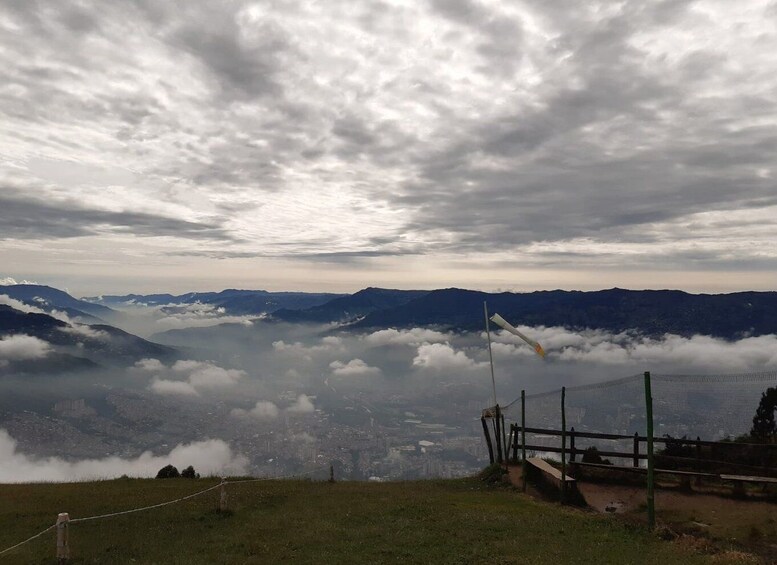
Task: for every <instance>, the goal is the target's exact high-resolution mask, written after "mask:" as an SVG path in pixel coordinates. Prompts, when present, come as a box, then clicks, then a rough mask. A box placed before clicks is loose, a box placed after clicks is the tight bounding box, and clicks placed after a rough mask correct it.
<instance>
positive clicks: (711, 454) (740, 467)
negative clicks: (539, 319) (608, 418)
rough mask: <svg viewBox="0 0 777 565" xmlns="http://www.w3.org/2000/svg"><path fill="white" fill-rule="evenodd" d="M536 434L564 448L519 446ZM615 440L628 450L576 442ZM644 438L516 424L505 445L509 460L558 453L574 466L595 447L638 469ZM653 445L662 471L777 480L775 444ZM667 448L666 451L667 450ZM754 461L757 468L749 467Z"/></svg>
mask: <svg viewBox="0 0 777 565" xmlns="http://www.w3.org/2000/svg"><path fill="white" fill-rule="evenodd" d="M524 433H526V434H540V435H544V436H551V437H558V438H559V439H560V438H561V437H562V436H563V435H566V438H567V440H568V447H564V446H563V445H561V443H562V442H559V446H552V445H550V446H549V445H541V444H538V443H529V441H528V440H527V442H526V445H523V444H522V443H521V437H523V434H524ZM587 439H590V440H610V441H612V440H615V441H622V442H629V443H630V446H629V447H630V449H627V450H626V449H624V450H623V451H615V450H608V449H601V448H600V447H599V446H596V445H594V443H593V442H591V443H589V444H588V445H586V446H581V443H582V442H581V441H580V440H587ZM647 440H648V438H647V437H646V436H643V435H639V434H638V433H635V434H634V435H623V434H606V433H598V432H582V431H576V430H575V428H570V429H569V430H567V431H566V432H565V433H564V432H563V431H562V430H552V429H545V428H529V427H526V428H523V427H521V426H520V425H518V424H512V425H511V426H510V432H509V436H508V441H507V445H509V446H510V447H509V450H508V453H509V452H510V451H512V459H513V460H514V461H517V460H518V454H519V451H533V452H542V453H559V454H563V455H566V456H568V458H569V461H570V463H575V462H576V460H577V457H578V456H580V457H582V456H583V455H584V454H585V453H586V451H587V450H588V449H589V448H591V447H596V454H597V455H598V456H600V457H617V458H622V459H626V460H628V461H629V462H630V465H631V467H634V468H639V467H640V462H641V461H643V460H646V459H647V458H648V455H647V450H643V448H644V447H646V444H647ZM653 442H654V443H656V444H663V445H664V450H663V452H659V453H657V454H656V455H655V457H656V459H657V462H659V463H660V464H661V466H662V467H671V468H673V469H676V470H678V471H679V470H683V469H685V470H691V471H696V472H698V473H700V474H704V472H705V471H711V470H715V471H716V472H720V471H721V470H723V471H733V472H744V473H747V474H753V473H758V474H760V475H761V476H764V477H773V476H774V477H777V444H760V443H739V442H731V441H705V440H702V439H701V438H699V437H697V438H696V439H690V438H673V437H668V436H665V437H654V438H653ZM668 448H669V449H668ZM670 451H674V452H677V451H680V452H682V455H675V454H672V453H671V452H670ZM756 461H758V462H759V464H757V465H754V464H752V463H754V462H756Z"/></svg>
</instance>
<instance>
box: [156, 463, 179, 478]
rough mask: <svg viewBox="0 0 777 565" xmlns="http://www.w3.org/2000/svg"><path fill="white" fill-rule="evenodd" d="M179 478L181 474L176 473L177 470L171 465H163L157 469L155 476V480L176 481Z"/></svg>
mask: <svg viewBox="0 0 777 565" xmlns="http://www.w3.org/2000/svg"><path fill="white" fill-rule="evenodd" d="M180 476H181V474H180V473H179V472H178V469H176V468H175V467H173V466H172V465H165V466H164V467H162V468H161V469H159V472H158V473H157V474H156V478H157V479H177V478H178V477H180Z"/></svg>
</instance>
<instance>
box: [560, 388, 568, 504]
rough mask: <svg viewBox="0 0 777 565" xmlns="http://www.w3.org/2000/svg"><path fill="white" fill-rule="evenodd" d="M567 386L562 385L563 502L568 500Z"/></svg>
mask: <svg viewBox="0 0 777 565" xmlns="http://www.w3.org/2000/svg"><path fill="white" fill-rule="evenodd" d="M566 395H567V387H564V386H562V387H561V504H564V503H565V502H566V501H567V412H566V409H565V406H564V404H565V403H566Z"/></svg>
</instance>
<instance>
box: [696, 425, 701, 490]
mask: <svg viewBox="0 0 777 565" xmlns="http://www.w3.org/2000/svg"><path fill="white" fill-rule="evenodd" d="M696 472H697V473H701V438H700V437H699V436H696ZM696 486H697V487H700V486H701V475H697V477H696Z"/></svg>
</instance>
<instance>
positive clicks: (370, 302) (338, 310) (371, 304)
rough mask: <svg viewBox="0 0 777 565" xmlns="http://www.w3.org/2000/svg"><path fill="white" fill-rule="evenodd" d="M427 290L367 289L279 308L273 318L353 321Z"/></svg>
mask: <svg viewBox="0 0 777 565" xmlns="http://www.w3.org/2000/svg"><path fill="white" fill-rule="evenodd" d="M428 292H429V291H428V290H393V289H386V288H365V289H364V290H360V291H359V292H356V293H354V294H350V295H347V296H342V297H340V298H335V299H334V300H331V301H329V302H327V303H326V304H322V305H320V306H314V307H312V308H307V309H305V310H288V309H284V310H278V311H276V312H274V313H273V315H272V317H273V319H275V320H281V321H284V322H316V323H329V322H339V323H343V322H351V321H354V320H358V319H360V318H362V317H364V316H366V315H368V314H370V313H373V312H383V311H390V310H391V309H393V308H397V307H400V306H402V305H404V304H407V303H408V302H410V301H411V300H414V299H418V298H421V297H423V296H425V295H426V294H427V293H428Z"/></svg>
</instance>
